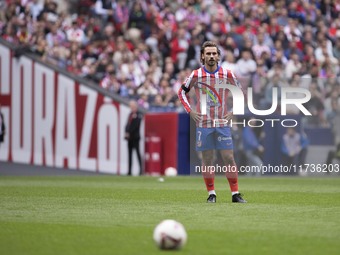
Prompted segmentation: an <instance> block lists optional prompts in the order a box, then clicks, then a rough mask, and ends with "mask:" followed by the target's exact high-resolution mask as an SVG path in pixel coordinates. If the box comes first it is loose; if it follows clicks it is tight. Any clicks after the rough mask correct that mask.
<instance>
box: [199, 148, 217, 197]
mask: <svg viewBox="0 0 340 255" xmlns="http://www.w3.org/2000/svg"><path fill="white" fill-rule="evenodd" d="M214 152H215V151H214V150H206V151H202V176H203V179H204V183H205V186H206V188H207V191H208V194H209V197H208V199H207V201H208V202H213V203H215V202H216V191H215V172H214V171H211V170H212V168H211V166H212V165H213V163H214Z"/></svg>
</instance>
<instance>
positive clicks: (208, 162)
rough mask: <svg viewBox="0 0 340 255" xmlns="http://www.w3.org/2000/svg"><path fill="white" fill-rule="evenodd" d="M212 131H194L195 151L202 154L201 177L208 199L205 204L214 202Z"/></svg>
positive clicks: (208, 129) (200, 129)
mask: <svg viewBox="0 0 340 255" xmlns="http://www.w3.org/2000/svg"><path fill="white" fill-rule="evenodd" d="M213 138H214V129H213V128H200V127H197V129H196V150H197V151H201V152H202V168H201V172H202V176H203V179H204V183H205V186H206V188H207V191H208V194H209V197H208V199H207V202H213V203H215V202H216V192H215V173H214V172H213V171H211V170H212V168H211V166H213V162H214V143H213Z"/></svg>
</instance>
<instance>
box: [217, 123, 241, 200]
mask: <svg viewBox="0 0 340 255" xmlns="http://www.w3.org/2000/svg"><path fill="white" fill-rule="evenodd" d="M216 148H217V149H218V150H219V152H220V155H221V158H222V160H223V164H224V165H225V169H226V177H227V179H228V182H229V187H230V191H231V195H232V202H239V203H245V202H246V201H245V200H244V199H243V198H242V196H241V195H240V193H239V190H238V169H237V165H236V163H235V159H234V150H233V140H232V138H231V132H230V128H229V127H223V128H217V132H216Z"/></svg>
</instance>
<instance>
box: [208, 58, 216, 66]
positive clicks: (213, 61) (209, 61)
mask: <svg viewBox="0 0 340 255" xmlns="http://www.w3.org/2000/svg"><path fill="white" fill-rule="evenodd" d="M207 63H208V66H214V65H216V60H215V59H209V60H208V62H207Z"/></svg>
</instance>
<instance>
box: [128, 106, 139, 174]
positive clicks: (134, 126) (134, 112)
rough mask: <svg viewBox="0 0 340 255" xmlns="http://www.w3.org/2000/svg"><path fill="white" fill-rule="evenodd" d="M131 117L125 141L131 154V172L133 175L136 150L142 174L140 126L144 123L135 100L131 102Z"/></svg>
mask: <svg viewBox="0 0 340 255" xmlns="http://www.w3.org/2000/svg"><path fill="white" fill-rule="evenodd" d="M130 109H131V112H130V115H129V118H128V121H127V123H126V126H125V139H126V140H127V142H128V152H129V172H128V175H131V169H132V153H133V150H136V152H137V157H138V163H139V174H140V175H141V174H142V158H141V155H140V150H139V140H140V124H141V121H142V114H141V113H139V112H138V105H137V102H136V101H134V100H131V101H130Z"/></svg>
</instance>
